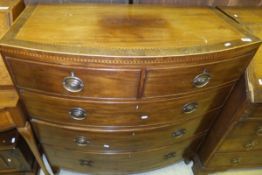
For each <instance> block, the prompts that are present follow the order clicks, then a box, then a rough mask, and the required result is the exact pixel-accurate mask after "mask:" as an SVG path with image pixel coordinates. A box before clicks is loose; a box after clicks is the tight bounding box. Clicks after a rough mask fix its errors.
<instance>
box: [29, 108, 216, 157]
mask: <svg viewBox="0 0 262 175" xmlns="http://www.w3.org/2000/svg"><path fill="white" fill-rule="evenodd" d="M216 115H217V113H214V112H213V113H209V115H207V116H205V117H204V118H198V119H192V120H190V121H187V122H184V123H181V124H178V125H171V126H166V127H163V126H162V127H157V128H152V127H151V128H149V127H147V128H143V129H141V128H139V129H128V130H127V129H125V130H97V129H96V130H90V129H91V128H80V127H70V126H61V125H57V124H54V123H48V122H44V121H39V120H36V119H33V120H32V124H33V127H34V130H35V132H36V135H37V137H38V138H39V140H40V142H41V143H44V144H50V145H54V146H61V147H64V148H71V149H78V150H86V149H88V150H93V151H94V150H95V151H103V152H129V151H141V150H147V149H153V148H159V147H162V146H166V145H170V144H174V143H179V142H181V141H183V140H186V139H189V138H191V137H193V136H197V135H199V134H203V133H204V132H206V131H207V129H209V124H210V123H211V122H212V121H213V119H214V118H215V117H216ZM108 129H111V128H108ZM180 130H184V132H185V133H184V134H182V135H181V136H180V137H179V136H178V137H175V136H174V134H175V132H179V131H180ZM52 133H55V134H53V135H52V137H50V134H52ZM80 136H84V137H86V139H87V142H88V143H87V145H86V146H82V147H81V146H79V145H78V144H77V143H76V142H75V141H74V140H75V139H77V137H80ZM104 145H108V147H109V148H108V147H106V146H105V147H104Z"/></svg>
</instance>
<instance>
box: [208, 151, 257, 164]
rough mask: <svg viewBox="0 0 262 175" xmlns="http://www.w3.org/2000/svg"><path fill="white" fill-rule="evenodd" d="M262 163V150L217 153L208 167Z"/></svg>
mask: <svg viewBox="0 0 262 175" xmlns="http://www.w3.org/2000/svg"><path fill="white" fill-rule="evenodd" d="M261 165H262V152H261V151H256V152H242V153H216V154H215V155H214V157H213V158H212V159H211V160H210V162H209V164H208V167H210V168H216V167H250V166H254V167H255V166H258V167H259V166H261Z"/></svg>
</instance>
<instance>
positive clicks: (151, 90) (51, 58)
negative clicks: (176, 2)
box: [1, 4, 260, 175]
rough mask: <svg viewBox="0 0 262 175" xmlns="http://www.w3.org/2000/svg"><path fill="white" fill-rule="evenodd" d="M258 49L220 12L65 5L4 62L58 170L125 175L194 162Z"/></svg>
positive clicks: (19, 40)
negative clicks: (188, 161) (195, 155)
mask: <svg viewBox="0 0 262 175" xmlns="http://www.w3.org/2000/svg"><path fill="white" fill-rule="evenodd" d="M159 14H161V15H159ZM90 17H92V18H90ZM211 20H212V21H214V22H213V23H210V22H209V21H211ZM221 36H223V37H221ZM259 44H260V41H259V40H258V39H257V38H256V37H254V36H252V35H250V34H249V33H247V32H243V31H242V30H241V29H240V28H239V27H238V26H237V25H236V24H234V23H233V22H231V21H230V20H228V19H227V18H226V17H224V16H223V15H222V14H221V13H220V12H218V11H217V10H216V9H209V8H202V9H201V8H191V9H184V8H173V7H157V6H152V7H148V6H126V5H110V6H108V5H84V6H83V5H77V4H73V5H72V4H70V5H68V4H64V5H37V6H29V7H27V9H26V10H25V13H23V15H22V16H21V17H20V18H19V20H18V21H17V23H16V24H15V25H14V26H13V27H12V28H11V30H10V31H9V32H8V33H7V34H6V35H5V36H4V38H3V39H2V40H1V53H2V55H3V56H4V59H5V61H6V63H7V66H8V69H9V71H10V73H11V75H12V78H13V80H14V83H15V85H16V87H17V89H18V91H19V94H20V97H21V100H22V102H23V105H24V107H25V108H26V111H27V112H28V114H29V116H30V119H31V124H32V126H33V128H34V131H35V134H36V136H37V138H38V140H39V141H40V142H41V146H42V147H43V148H44V150H45V153H46V155H47V157H48V160H49V162H50V164H51V166H52V167H53V169H54V170H55V169H59V168H67V169H72V170H75V171H81V172H90V173H94V174H103V175H104V174H114V175H116V174H121V175H123V174H128V173H134V172H140V171H147V170H150V169H156V168H160V167H163V166H166V165H169V164H172V163H174V162H176V161H178V160H182V159H183V158H185V159H190V158H191V157H192V155H193V154H194V153H195V152H196V150H197V149H198V147H199V145H200V143H201V141H202V139H203V137H204V136H205V135H206V133H207V131H208V130H209V128H210V126H211V124H212V123H213V121H214V120H215V119H216V117H217V115H218V113H220V111H221V108H222V106H223V105H224V103H225V101H226V99H227V97H228V96H229V95H230V93H231V91H232V88H233V87H234V86H235V83H236V81H237V80H238V79H239V78H240V76H241V75H242V74H243V73H244V71H245V68H246V67H247V65H248V64H249V62H250V60H251V58H252V57H253V55H254V54H255V53H256V50H257V48H258V47H259Z"/></svg>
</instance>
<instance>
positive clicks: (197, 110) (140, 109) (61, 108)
mask: <svg viewBox="0 0 262 175" xmlns="http://www.w3.org/2000/svg"><path fill="white" fill-rule="evenodd" d="M231 87H232V86H231V85H230V86H226V87H223V88H219V89H213V90H210V91H208V92H205V93H197V94H194V95H191V96H186V97H182V98H174V99H169V100H159V101H149V102H129V103H123V102H122V103H121V102H104V103H102V102H96V101H87V100H76V99H68V98H60V97H54V96H46V95H41V94H37V93H33V92H29V91H23V90H21V91H20V94H21V97H22V99H23V101H24V103H25V105H26V108H27V111H28V112H29V114H30V115H31V116H32V117H33V118H36V119H41V120H47V121H50V122H59V123H62V124H69V125H78V126H81V125H82V126H87V125H97V126H142V125H153V124H164V123H170V122H180V121H185V120H188V119H191V118H194V117H197V116H201V115H204V114H205V113H207V112H208V111H211V110H214V109H216V108H219V107H221V106H222V105H223V103H224V100H225V97H226V96H227V94H228V93H229V92H230V90H231Z"/></svg>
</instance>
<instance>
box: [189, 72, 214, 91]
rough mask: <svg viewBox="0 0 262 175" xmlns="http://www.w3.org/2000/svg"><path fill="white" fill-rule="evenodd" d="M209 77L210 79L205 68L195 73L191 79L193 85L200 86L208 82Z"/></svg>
mask: <svg viewBox="0 0 262 175" xmlns="http://www.w3.org/2000/svg"><path fill="white" fill-rule="evenodd" d="M210 79H211V76H210V74H209V73H208V72H207V71H206V70H204V72H203V73H201V74H199V75H197V76H196V77H195V78H194V79H193V85H194V86H195V87H197V88H202V87H204V86H206V85H207V84H208V83H209V81H210Z"/></svg>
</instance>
